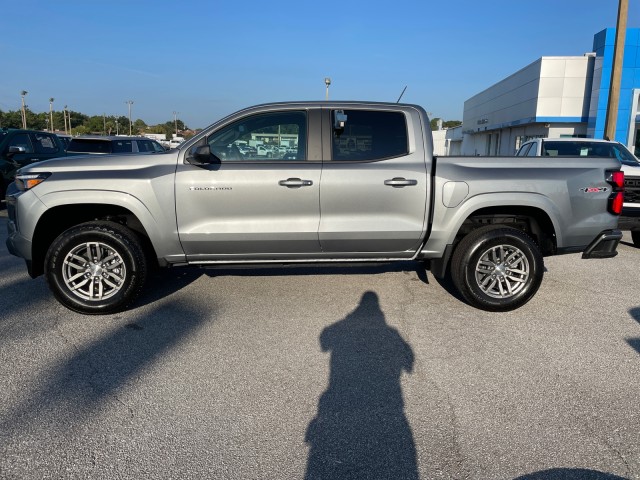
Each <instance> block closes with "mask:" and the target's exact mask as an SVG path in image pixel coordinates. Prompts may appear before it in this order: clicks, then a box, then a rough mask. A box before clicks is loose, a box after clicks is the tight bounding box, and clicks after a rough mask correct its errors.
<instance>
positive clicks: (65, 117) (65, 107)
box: [62, 105, 69, 135]
mask: <svg viewBox="0 0 640 480" xmlns="http://www.w3.org/2000/svg"><path fill="white" fill-rule="evenodd" d="M62 117H63V118H64V133H65V134H67V135H68V134H69V132H67V106H66V105H65V106H64V109H63V110H62Z"/></svg>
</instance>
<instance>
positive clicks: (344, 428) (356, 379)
mask: <svg viewBox="0 0 640 480" xmlns="http://www.w3.org/2000/svg"><path fill="white" fill-rule="evenodd" d="M320 346H321V348H322V351H324V352H330V354H331V362H330V363H331V372H330V377H329V386H328V388H327V390H326V391H325V392H324V393H323V394H322V396H321V397H320V400H319V403H318V413H317V415H316V417H315V418H314V419H313V420H312V421H311V423H310V424H309V426H308V428H307V433H306V438H305V441H306V442H307V443H308V444H309V446H310V452H309V458H308V463H307V471H306V475H305V478H306V479H308V480H310V479H355V478H358V479H362V478H402V479H417V478H418V469H417V460H416V448H415V443H414V439H413V433H412V431H411V427H410V426H409V423H408V422H407V419H406V416H405V413H404V400H403V398H402V388H401V385H400V377H401V375H402V372H403V371H405V372H408V373H410V372H411V371H412V369H413V363H414V354H413V351H412V349H411V347H410V346H409V344H407V343H406V342H405V341H404V340H403V339H402V337H401V336H400V334H399V333H398V331H397V330H396V329H395V328H392V327H390V326H388V325H387V323H386V321H385V316H384V313H383V312H382V310H381V309H380V305H379V303H378V296H377V295H376V294H375V293H373V292H366V293H365V294H364V295H363V296H362V299H361V301H360V305H359V306H358V308H356V309H355V310H354V311H353V312H352V313H350V314H349V315H347V316H346V317H345V318H344V319H342V320H340V321H338V322H336V323H334V324H333V325H330V326H328V327H327V328H325V329H324V330H323V332H322V334H321V335H320Z"/></svg>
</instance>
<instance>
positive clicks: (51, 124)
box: [49, 97, 55, 132]
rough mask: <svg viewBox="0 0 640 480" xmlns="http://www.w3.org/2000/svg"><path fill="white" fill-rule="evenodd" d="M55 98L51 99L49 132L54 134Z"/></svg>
mask: <svg viewBox="0 0 640 480" xmlns="http://www.w3.org/2000/svg"><path fill="white" fill-rule="evenodd" d="M54 100H55V98H53V97H51V98H50V99H49V131H50V132H53V101H54Z"/></svg>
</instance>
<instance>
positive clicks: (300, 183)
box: [278, 178, 313, 188]
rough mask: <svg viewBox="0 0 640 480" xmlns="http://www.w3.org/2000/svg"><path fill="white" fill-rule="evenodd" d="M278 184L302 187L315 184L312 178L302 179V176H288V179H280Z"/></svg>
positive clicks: (288, 186)
mask: <svg viewBox="0 0 640 480" xmlns="http://www.w3.org/2000/svg"><path fill="white" fill-rule="evenodd" d="M278 185H280V186H282V187H287V188H300V187H309V186H311V185H313V182H312V181H311V180H302V179H300V178H287V179H286V180H280V181H279V182H278Z"/></svg>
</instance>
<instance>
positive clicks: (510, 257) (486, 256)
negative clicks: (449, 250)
mask: <svg viewBox="0 0 640 480" xmlns="http://www.w3.org/2000/svg"><path fill="white" fill-rule="evenodd" d="M543 274H544V261H543V258H542V254H541V253H540V251H539V250H538V247H537V246H536V244H535V242H534V241H533V240H532V239H531V238H530V237H529V236H528V235H527V234H526V233H524V232H522V231H520V230H517V229H515V228H510V227H503V226H500V225H491V226H486V227H480V228H478V229H477V230H474V231H472V232H471V233H469V234H468V235H467V236H466V237H464V238H463V239H462V240H461V241H460V243H459V244H458V246H457V247H456V249H455V251H454V253H453V257H452V259H451V277H452V280H453V283H454V285H455V287H456V288H457V289H458V291H459V292H460V294H461V295H462V296H463V297H464V299H465V300H466V301H467V302H469V303H470V304H471V305H473V306H474V307H477V308H480V309H482V310H488V311H492V312H506V311H509V310H515V309H516V308H518V307H521V306H522V305H524V304H525V303H527V302H528V301H529V300H531V298H533V296H534V295H535V293H536V292H537V291H538V288H539V287H540V283H541V282H542V277H543Z"/></svg>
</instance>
